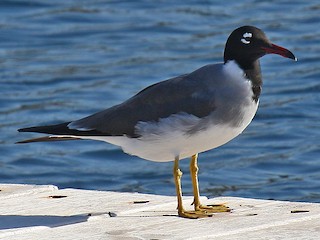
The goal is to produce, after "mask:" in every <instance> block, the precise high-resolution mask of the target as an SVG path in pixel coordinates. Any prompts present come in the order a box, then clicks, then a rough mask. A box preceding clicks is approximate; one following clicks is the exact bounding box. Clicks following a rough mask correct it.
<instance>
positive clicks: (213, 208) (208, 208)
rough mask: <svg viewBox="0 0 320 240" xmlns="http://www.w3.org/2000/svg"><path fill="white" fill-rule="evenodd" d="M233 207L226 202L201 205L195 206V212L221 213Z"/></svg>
mask: <svg viewBox="0 0 320 240" xmlns="http://www.w3.org/2000/svg"><path fill="white" fill-rule="evenodd" d="M230 211H231V209H230V208H229V207H228V206H226V205H224V204H212V205H201V204H200V205H199V206H196V207H195V212H206V213H207V214H210V213H219V212H230Z"/></svg>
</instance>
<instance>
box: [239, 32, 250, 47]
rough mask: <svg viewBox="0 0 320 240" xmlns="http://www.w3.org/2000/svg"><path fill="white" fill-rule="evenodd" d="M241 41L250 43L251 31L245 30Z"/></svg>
mask: <svg viewBox="0 0 320 240" xmlns="http://www.w3.org/2000/svg"><path fill="white" fill-rule="evenodd" d="M242 37H243V38H241V42H242V43H244V44H249V43H250V38H252V33H249V32H246V33H244V34H243V35H242Z"/></svg>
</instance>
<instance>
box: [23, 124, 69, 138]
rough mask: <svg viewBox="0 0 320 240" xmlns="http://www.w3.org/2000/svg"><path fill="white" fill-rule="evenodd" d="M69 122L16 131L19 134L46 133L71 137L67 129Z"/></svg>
mask: <svg viewBox="0 0 320 240" xmlns="http://www.w3.org/2000/svg"><path fill="white" fill-rule="evenodd" d="M69 123H70V122H66V123H61V124H56V125H49V126H37V127H28V128H21V129H18V131H19V132H37V133H46V134H54V135H72V134H73V132H72V130H71V129H69V128H68V124H69Z"/></svg>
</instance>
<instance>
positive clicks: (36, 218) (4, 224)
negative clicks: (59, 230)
mask: <svg viewBox="0 0 320 240" xmlns="http://www.w3.org/2000/svg"><path fill="white" fill-rule="evenodd" d="M89 216H90V214H87V215H85V214H81V215H71V216H49V215H25V216H24V215H0V230H5V229H15V228H25V227H36V226H46V227H50V228H54V227H60V226H65V225H71V224H76V223H81V222H86V221H87V220H88V218H89Z"/></svg>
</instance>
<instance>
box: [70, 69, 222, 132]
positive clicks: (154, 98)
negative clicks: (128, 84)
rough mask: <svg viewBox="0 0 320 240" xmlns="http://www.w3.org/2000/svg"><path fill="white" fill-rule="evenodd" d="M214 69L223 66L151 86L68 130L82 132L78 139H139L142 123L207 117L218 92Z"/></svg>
mask: <svg viewBox="0 0 320 240" xmlns="http://www.w3.org/2000/svg"><path fill="white" fill-rule="evenodd" d="M218 66H219V68H218ZM212 68H218V69H220V68H221V65H220V64H216V65H207V66H204V67H202V68H200V69H198V70H196V71H195V72H193V73H191V74H187V75H182V76H179V77H176V78H172V79H169V80H166V81H163V82H159V83H157V84H154V85H151V86H149V87H147V88H145V89H144V90H142V91H141V92H139V93H138V94H136V95H135V96H133V97H132V98H130V99H128V100H127V101H125V102H123V103H122V104H119V105H116V106H113V107H111V108H109V109H106V110H104V111H101V112H98V113H96V114H93V115H91V116H88V117H86V118H83V119H80V120H77V121H74V122H71V123H69V124H68V127H69V128H70V129H74V130H77V131H79V134H77V135H81V132H82V133H84V135H87V134H86V133H85V132H91V133H96V134H97V135H110V136H122V135H127V136H130V137H138V135H137V134H136V133H135V126H136V124H137V123H138V122H139V121H143V122H148V121H153V122H157V121H158V120H159V119H161V118H166V117H169V116H170V115H172V114H175V113H180V112H185V113H188V114H193V115H195V116H197V117H204V116H207V115H209V114H210V113H212V112H213V111H214V109H215V103H214V91H212V88H210V87H209V85H210V84H212V80H214V76H212ZM214 72H216V71H214ZM207 85H208V86H207Z"/></svg>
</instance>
